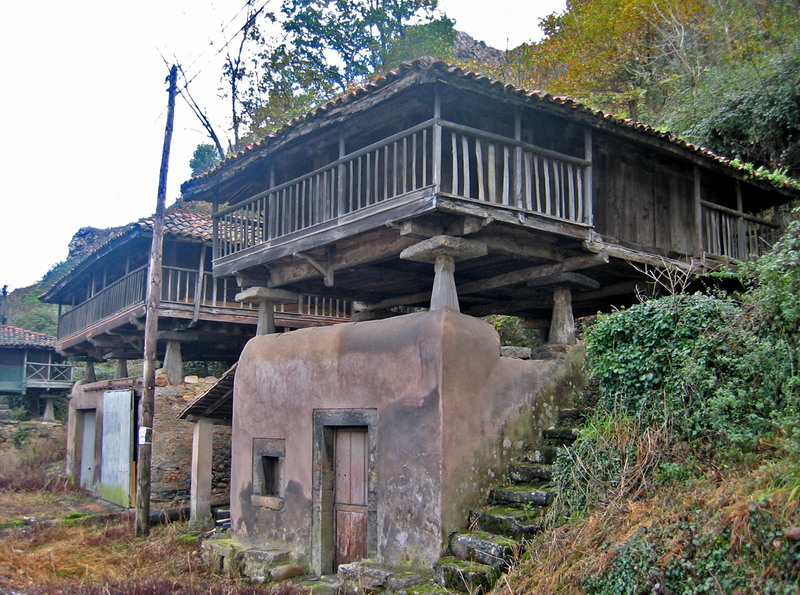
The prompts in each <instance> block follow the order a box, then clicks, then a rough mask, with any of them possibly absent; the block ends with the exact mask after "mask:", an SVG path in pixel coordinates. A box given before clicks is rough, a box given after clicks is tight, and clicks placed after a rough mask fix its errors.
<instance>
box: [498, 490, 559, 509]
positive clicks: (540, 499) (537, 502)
mask: <svg viewBox="0 0 800 595" xmlns="http://www.w3.org/2000/svg"><path fill="white" fill-rule="evenodd" d="M541 487H542V486H531V485H518V486H510V487H505V488H494V489H492V490H491V491H490V492H489V502H490V503H491V504H529V505H532V506H550V502H552V501H553V494H551V493H550V492H548V491H545V490H543V489H540V488H541Z"/></svg>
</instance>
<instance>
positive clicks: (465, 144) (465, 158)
mask: <svg viewBox="0 0 800 595" xmlns="http://www.w3.org/2000/svg"><path fill="white" fill-rule="evenodd" d="M461 161H462V163H463V168H462V169H463V172H464V182H463V183H464V190H463V191H462V192H461V196H470V187H469V186H470V180H469V139H468V138H467V135H466V134H462V135H461Z"/></svg>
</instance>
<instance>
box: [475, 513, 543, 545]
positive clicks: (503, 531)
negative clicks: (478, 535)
mask: <svg viewBox="0 0 800 595" xmlns="http://www.w3.org/2000/svg"><path fill="white" fill-rule="evenodd" d="M543 510H544V509H542V508H535V509H533V510H525V509H523V508H516V507H514V506H492V507H490V508H481V509H478V510H473V511H472V512H470V527H476V528H478V529H480V530H481V531H487V532H489V533H497V534H498V535H503V536H505V537H511V538H513V539H523V538H528V537H533V536H534V535H536V534H537V533H539V532H541V530H542V512H543Z"/></svg>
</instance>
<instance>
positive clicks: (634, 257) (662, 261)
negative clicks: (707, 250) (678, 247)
mask: <svg viewBox="0 0 800 595" xmlns="http://www.w3.org/2000/svg"><path fill="white" fill-rule="evenodd" d="M583 247H584V248H586V250H588V251H589V252H594V253H596V254H598V255H605V256H606V257H612V258H618V259H620V260H627V261H630V262H638V263H642V264H649V265H650V266H655V267H660V268H664V267H675V268H678V269H681V270H684V271H693V272H696V273H701V272H703V270H704V267H703V266H702V265H700V264H698V263H696V262H686V261H684V260H678V259H676V258H666V257H665V256H660V255H658V254H650V253H648V252H641V251H640V250H634V249H632V248H626V247H624V246H619V245H617V244H609V243H606V242H603V241H600V240H597V239H592V240H586V241H584V242H583Z"/></svg>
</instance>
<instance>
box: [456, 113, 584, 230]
mask: <svg viewBox="0 0 800 595" xmlns="http://www.w3.org/2000/svg"><path fill="white" fill-rule="evenodd" d="M442 128H443V129H444V135H443V139H442V142H443V145H442V147H443V149H442V150H443V159H444V160H445V161H444V162H443V166H444V172H443V179H442V186H443V188H442V190H443V191H444V192H449V193H451V194H454V195H457V196H462V197H465V198H474V199H478V200H480V201H485V202H490V203H495V204H501V205H504V206H507V207H513V208H518V209H523V210H526V211H533V212H535V213H539V214H542V215H548V216H550V217H557V218H559V219H567V220H569V221H573V222H578V223H590V222H589V221H586V220H585V219H586V216H585V215H586V213H588V212H590V210H589V209H587V208H586V205H585V201H586V200H588V197H587V196H586V193H584V177H585V175H586V174H585V170H586V167H587V166H589V165H591V162H590V161H587V160H585V159H580V158H578V157H571V156H569V155H563V154H561V153H556V152H554V151H549V150H547V149H543V148H541V147H537V146H535V145H531V144H529V143H525V142H522V141H518V140H514V139H511V138H507V137H503V136H500V135H497V134H491V133H488V132H484V131H482V130H477V129H475V128H470V127H468V126H461V125H458V124H453V123H450V122H443V123H442ZM446 153H449V154H450V156H449V158H445V156H444V154H446ZM448 159H449V162H448Z"/></svg>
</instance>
